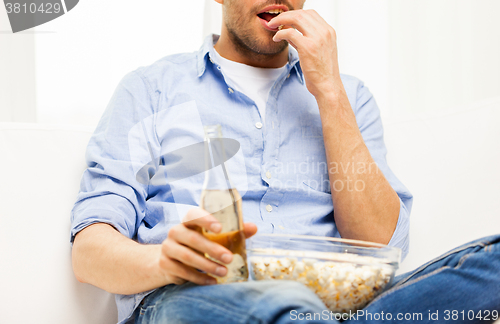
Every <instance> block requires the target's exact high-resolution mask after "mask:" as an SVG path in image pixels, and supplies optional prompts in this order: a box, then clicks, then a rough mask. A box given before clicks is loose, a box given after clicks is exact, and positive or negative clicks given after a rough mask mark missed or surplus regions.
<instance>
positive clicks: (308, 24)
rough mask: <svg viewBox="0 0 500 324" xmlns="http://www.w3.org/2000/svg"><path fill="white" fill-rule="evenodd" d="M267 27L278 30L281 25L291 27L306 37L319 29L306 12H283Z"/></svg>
mask: <svg viewBox="0 0 500 324" xmlns="http://www.w3.org/2000/svg"><path fill="white" fill-rule="evenodd" d="M267 25H268V26H269V27H270V28H278V27H279V26H281V25H283V26H291V27H293V28H295V29H297V30H298V31H300V32H301V33H302V34H303V35H306V36H307V35H309V34H312V33H314V31H315V30H316V29H317V28H318V27H317V26H316V25H317V23H316V21H315V19H314V17H313V16H312V15H311V14H310V13H309V12H307V11H305V10H292V11H287V12H283V13H281V14H279V15H278V16H276V17H274V18H273V19H271V20H270V21H269V23H268V24H267Z"/></svg>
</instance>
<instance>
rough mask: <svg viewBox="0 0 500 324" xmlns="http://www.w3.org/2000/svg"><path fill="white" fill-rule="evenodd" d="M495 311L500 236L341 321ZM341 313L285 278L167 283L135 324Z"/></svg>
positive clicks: (499, 309) (316, 318) (398, 281)
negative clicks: (232, 281)
mask: <svg viewBox="0 0 500 324" xmlns="http://www.w3.org/2000/svg"><path fill="white" fill-rule="evenodd" d="M480 311H481V313H480ZM495 314H496V315H495ZM497 316H500V234H499V235H494V236H490V237H485V238H482V239H479V240H476V241H473V242H470V243H467V244H464V245H462V246H460V247H458V248H456V249H454V250H451V251H449V252H448V253H446V254H444V255H442V256H441V257H439V258H436V259H434V260H432V261H431V262H429V263H427V264H425V265H423V266H422V267H420V268H418V269H416V270H414V271H411V272H408V273H405V274H402V275H400V276H398V277H396V278H395V279H394V281H393V283H392V286H391V287H390V288H389V289H387V290H386V291H385V292H384V293H382V294H380V295H379V296H378V297H377V298H375V299H374V300H373V301H372V302H371V303H370V304H368V305H367V306H366V307H365V308H364V309H363V310H361V311H358V312H357V313H353V314H352V316H350V318H347V316H346V317H345V318H344V321H343V322H344V323H347V322H356V323H375V322H376V323H379V322H391V323H402V322H406V323H412V322H419V323H443V322H452V323H492V322H493V321H494V320H495V319H496V317H497ZM480 317H481V319H480ZM337 319H338V318H337ZM337 319H335V317H334V315H333V314H331V313H329V311H328V310H327V309H326V306H325V305H324V304H323V303H322V302H321V300H320V299H319V298H318V297H317V296H316V295H315V294H314V293H313V292H312V291H310V290H309V289H308V288H307V287H306V286H304V285H302V284H300V283H297V282H293V281H287V280H281V281H280V280H276V281H249V282H243V283H234V284H227V285H213V286H198V285H195V284H193V283H185V284H183V285H178V286H177V285H168V286H165V287H162V288H160V289H157V290H156V291H155V292H153V293H152V294H150V295H148V296H146V297H145V298H144V300H143V302H142V304H141V306H140V307H139V308H138V309H137V310H136V314H135V323H137V324H146V323H147V324H160V323H162V324H163V323H277V324H282V323H339V321H338V320H337Z"/></svg>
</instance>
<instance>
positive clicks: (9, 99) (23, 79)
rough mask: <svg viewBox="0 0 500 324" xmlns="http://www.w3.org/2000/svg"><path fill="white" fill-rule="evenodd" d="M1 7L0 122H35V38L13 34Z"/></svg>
mask: <svg viewBox="0 0 500 324" xmlns="http://www.w3.org/2000/svg"><path fill="white" fill-rule="evenodd" d="M3 8H4V6H3V5H2V6H0V121H12V122H34V121H36V84H35V34H33V31H25V32H21V33H19V34H16V35H14V34H12V32H11V29H10V24H9V18H8V17H7V12H6V11H5V10H4V9H3Z"/></svg>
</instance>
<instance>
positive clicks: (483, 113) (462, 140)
mask: <svg viewBox="0 0 500 324" xmlns="http://www.w3.org/2000/svg"><path fill="white" fill-rule="evenodd" d="M498 122H500V98H497V99H495V100H490V101H487V102H483V103H481V104H478V105H476V106H474V107H469V108H468V109H466V110H464V111H463V112H460V113H452V114H440V115H435V114H434V115H429V114H427V115H421V116H416V117H415V118H412V119H411V120H402V121H396V122H389V123H388V122H386V123H385V124H386V126H385V128H386V143H387V146H388V149H389V152H390V154H389V155H388V158H389V163H390V165H391V167H392V168H393V170H394V172H395V173H396V175H398V176H399V177H400V179H401V180H402V181H403V183H405V184H406V185H407V186H408V188H409V189H410V190H411V191H412V193H413V194H414V196H415V202H414V206H413V211H412V216H411V248H410V254H409V255H408V257H407V259H406V260H405V262H404V263H403V264H402V266H401V271H403V270H404V271H406V270H410V269H412V268H414V267H416V266H418V265H420V264H422V263H423V262H425V261H427V260H428V259H430V258H431V257H435V256H437V255H439V254H441V253H443V252H445V251H446V250H448V249H451V248H453V247H454V246H457V245H459V244H462V243H465V242H466V241H469V240H472V239H475V238H478V237H481V236H485V235H490V234H495V233H499V232H500V168H499V166H500V150H499V148H500V128H499V127H498V126H497V125H498ZM91 131H92V130H91V129H87V128H82V127H70V126H67V127H61V126H50V125H40V124H17V123H0V152H1V153H0V154H1V156H2V158H1V159H0V179H1V185H0V197H1V201H2V204H1V207H2V209H1V213H0V243H1V244H0V251H1V254H0V255H1V259H0V260H1V267H0V287H1V292H2V294H1V295H0V322H1V323H6V324H15V323H20V324H24V323H47V324H49V323H50V324H67V323H71V324H90V323H92V324H108V323H109V324H111V323H116V320H117V312H116V307H115V304H114V298H113V296H112V295H110V294H108V293H106V292H104V291H102V290H99V289H97V288H94V287H92V286H90V285H87V284H82V283H79V282H78V281H76V279H75V278H74V276H73V273H72V270H71V248H70V244H69V226H70V223H69V213H70V210H71V207H72V204H73V202H74V199H75V196H76V193H77V191H78V188H79V180H80V177H81V174H82V171H83V170H84V168H85V162H84V152H85V146H86V144H87V142H88V139H89V137H90V135H91Z"/></svg>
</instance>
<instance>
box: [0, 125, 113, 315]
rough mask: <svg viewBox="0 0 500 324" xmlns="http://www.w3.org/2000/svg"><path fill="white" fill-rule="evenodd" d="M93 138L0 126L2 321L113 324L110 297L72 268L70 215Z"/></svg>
mask: <svg viewBox="0 0 500 324" xmlns="http://www.w3.org/2000/svg"><path fill="white" fill-rule="evenodd" d="M91 133H92V130H91V129H88V128H81V127H59V126H47V125H39V124H20V123H0V152H1V157H2V158H1V159H0V179H1V183H2V184H1V185H0V196H1V197H2V204H1V213H0V250H1V253H0V255H2V266H1V267H0V287H2V294H1V296H0V298H1V300H0V304H1V305H2V306H3V307H4V309H5V310H6V311H4V312H2V315H1V317H2V320H1V321H2V323H21V322H22V323H72V324H77V323H78V324H89V323H92V324H94V323H96V324H97V323H98V324H101V323H102V324H108V323H116V322H117V311H116V306H115V301H114V297H113V295H111V294H109V293H107V292H104V291H102V290H100V289H97V288H95V287H93V286H91V285H88V284H82V283H79V282H78V281H77V280H76V279H75V278H74V276H73V271H72V268H71V245H70V242H69V239H70V234H69V233H70V232H69V229H70V211H71V208H72V206H73V203H74V201H75V198H76V194H77V192H78V188H79V181H80V178H81V176H82V173H83V170H84V169H85V160H84V155H85V147H86V145H87V142H88V140H89V138H90V135H91ZM20 318H22V321H21V322H19V319H20Z"/></svg>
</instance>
